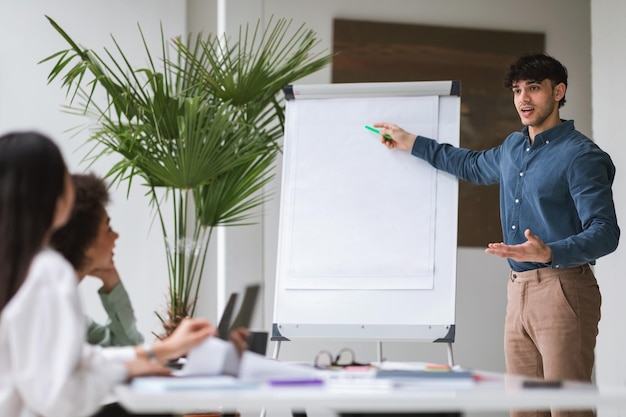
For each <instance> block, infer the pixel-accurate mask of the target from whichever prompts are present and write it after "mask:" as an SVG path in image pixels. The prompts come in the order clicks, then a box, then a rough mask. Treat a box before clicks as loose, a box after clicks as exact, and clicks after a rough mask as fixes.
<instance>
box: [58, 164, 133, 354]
mask: <svg viewBox="0 0 626 417" xmlns="http://www.w3.org/2000/svg"><path fill="white" fill-rule="evenodd" d="M71 177H72V182H73V184H74V188H75V190H76V202H75V204H74V208H73V210H72V214H71V217H70V220H69V221H68V222H67V224H66V225H65V226H63V227H62V228H60V229H59V230H57V231H56V232H55V233H54V234H53V235H52V240H51V244H52V246H53V247H54V248H55V249H56V250H57V251H59V252H60V253H61V254H62V255H63V256H64V257H65V258H66V259H67V260H68V261H69V262H70V263H71V264H72V266H73V267H74V269H75V270H76V274H77V275H78V279H79V280H82V279H83V278H85V276H87V275H89V276H91V277H94V278H97V279H99V280H101V281H102V287H101V288H100V289H99V290H98V294H99V295H100V300H101V301H102V305H103V307H104V310H105V311H106V313H107V315H108V317H109V319H108V321H107V323H106V324H99V323H96V322H95V321H94V320H93V319H92V318H90V317H87V342H88V343H90V344H93V345H100V346H134V345H138V344H141V343H143V341H144V338H143V336H142V335H141V333H139V331H138V330H137V327H136V325H137V321H136V319H135V313H134V311H133V307H132V305H131V303H130V299H129V297H128V294H127V292H126V289H125V288H124V284H123V283H122V281H121V280H120V276H119V274H118V272H117V268H116V267H115V262H114V260H113V249H114V247H115V241H116V240H117V238H118V237H119V234H118V233H117V232H115V231H114V230H113V228H112V227H111V225H110V219H109V215H108V213H107V210H106V205H107V204H108V203H109V192H108V190H107V186H106V184H105V183H104V181H103V180H102V179H101V178H99V177H97V176H96V175H93V174H73V175H72V176H71Z"/></svg>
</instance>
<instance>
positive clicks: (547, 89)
mask: <svg viewBox="0 0 626 417" xmlns="http://www.w3.org/2000/svg"><path fill="white" fill-rule="evenodd" d="M511 90H512V91H513V102H514V104H515V108H516V109H517V114H519V117H520V120H521V122H522V124H523V125H524V126H529V127H532V128H541V127H545V125H546V124H548V123H551V122H552V123H553V122H558V121H559V118H558V117H559V116H558V109H559V100H561V99H562V98H563V96H564V94H565V84H563V83H561V84H557V85H556V86H554V87H553V86H552V82H551V81H550V80H548V79H545V80H543V81H536V80H518V81H515V82H514V83H513V86H512V87H511ZM549 127H551V126H549Z"/></svg>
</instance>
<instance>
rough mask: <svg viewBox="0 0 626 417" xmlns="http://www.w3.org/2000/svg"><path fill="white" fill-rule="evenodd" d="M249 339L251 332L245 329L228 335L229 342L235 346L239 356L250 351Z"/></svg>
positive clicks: (241, 328) (238, 329)
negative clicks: (247, 350)
mask: <svg viewBox="0 0 626 417" xmlns="http://www.w3.org/2000/svg"><path fill="white" fill-rule="evenodd" d="M248 337H250V332H249V331H248V329H246V328H245V327H238V328H236V329H234V330H232V331H231V332H230V333H229V334H228V340H230V341H231V342H232V343H233V345H235V348H236V349H237V353H238V354H239V356H241V355H242V354H243V352H245V351H246V349H248Z"/></svg>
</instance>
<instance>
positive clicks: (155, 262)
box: [0, 0, 186, 340]
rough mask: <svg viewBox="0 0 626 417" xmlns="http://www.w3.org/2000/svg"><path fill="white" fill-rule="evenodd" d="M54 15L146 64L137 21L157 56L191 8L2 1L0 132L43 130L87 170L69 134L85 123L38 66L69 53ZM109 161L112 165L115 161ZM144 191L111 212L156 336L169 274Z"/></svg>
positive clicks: (88, 300)
mask: <svg viewBox="0 0 626 417" xmlns="http://www.w3.org/2000/svg"><path fill="white" fill-rule="evenodd" d="M44 15H49V16H50V17H51V18H53V19H54V20H55V21H56V22H57V23H58V24H59V25H60V26H61V27H62V28H64V29H65V30H66V31H67V32H68V33H69V35H70V36H72V37H73V38H74V39H75V40H77V41H78V42H79V43H80V44H82V45H84V46H88V47H90V48H92V49H94V50H96V52H98V53H101V52H102V47H104V46H107V47H109V48H111V47H112V46H113V44H112V42H111V39H110V37H109V35H110V34H113V35H114V36H115V37H116V39H117V40H118V41H119V42H120V44H121V45H122V48H123V50H124V52H125V53H126V54H128V56H129V57H131V59H137V60H140V61H137V62H139V63H143V62H144V61H143V57H144V56H145V54H144V53H143V47H142V45H141V42H140V41H141V39H140V37H139V32H138V29H137V23H139V24H140V25H141V27H142V29H143V31H144V34H145V35H146V38H147V42H148V44H149V45H152V47H153V48H155V50H156V51H157V52H158V46H159V45H160V42H161V41H160V29H159V24H160V23H163V29H164V31H165V34H166V36H168V37H170V36H174V35H179V34H181V33H184V32H185V31H186V29H185V25H186V8H185V4H184V3H183V2H172V1H168V0H133V1H124V0H106V1H105V0H95V1H88V2H86V1H81V0H55V1H54V2H51V1H47V0H19V1H17V0H14V1H3V2H1V3H0V39H1V41H0V57H1V58H0V132H1V133H5V132H7V131H11V130H16V129H36V130H40V131H42V132H44V133H46V134H48V135H50V136H51V137H52V138H54V139H56V141H57V143H58V144H59V145H60V147H61V149H62V151H63V153H64V155H65V157H66V160H67V162H68V166H69V168H70V170H71V171H83V170H86V169H87V165H86V164H82V163H81V159H82V155H84V150H83V151H77V148H78V147H79V146H80V145H81V144H82V143H83V142H84V139H85V138H86V135H85V133H84V132H83V133H81V134H79V135H78V137H76V138H71V136H72V135H71V134H70V133H68V132H66V130H67V129H70V128H72V127H75V126H78V125H81V124H83V123H84V119H82V118H80V117H78V116H73V115H69V114H65V113H63V112H62V109H61V105H62V104H65V103H66V101H65V98H64V95H65V93H64V91H63V90H62V89H61V86H60V83H59V82H54V83H53V84H52V85H46V77H47V74H48V72H49V71H50V69H51V68H52V64H41V65H37V62H38V61H40V60H41V59H43V58H45V57H47V56H49V55H51V54H52V53H54V52H57V51H59V50H61V49H65V48H67V45H66V44H65V41H64V40H63V39H62V38H61V36H60V35H58V34H57V33H56V32H55V31H54V29H53V28H52V26H51V25H50V24H49V23H48V21H47V20H46V19H45V17H44ZM110 161H111V160H110ZM108 167H109V165H108V164H107V163H105V162H104V161H103V163H98V164H97V165H95V166H94V167H93V168H92V169H91V170H92V171H94V172H96V173H98V174H104V173H105V172H106V171H107V169H108ZM143 193H144V190H143V189H141V188H140V187H138V186H137V187H135V188H134V189H133V190H132V192H131V196H130V198H129V199H127V198H126V190H125V189H119V190H115V191H114V192H113V193H112V199H113V202H112V204H111V205H110V207H109V212H110V216H111V219H112V220H111V223H112V226H113V228H114V229H116V230H117V231H118V232H119V233H120V238H119V239H118V241H117V247H116V250H115V253H116V256H115V259H116V263H117V265H118V268H119V270H120V274H121V276H122V280H123V281H124V283H125V285H126V287H127V289H128V292H129V293H130V296H131V299H132V301H133V302H134V305H135V310H136V313H137V318H138V322H139V329H140V331H142V333H143V334H144V335H145V336H146V337H147V338H148V340H151V339H152V336H151V332H152V331H156V332H160V330H161V328H160V325H159V322H158V320H157V319H156V316H155V314H154V311H155V310H159V311H163V310H164V307H165V305H166V304H165V301H166V298H165V294H166V286H167V273H166V264H165V258H164V249H163V244H162V242H161V231H160V227H159V225H158V223H154V224H152V219H153V217H152V212H151V210H150V208H149V207H148V203H147V202H148V200H147V199H146V198H145V197H144V196H143ZM99 286H100V285H99V283H98V282H96V281H95V280H93V279H87V280H86V281H85V282H83V283H82V284H81V292H82V294H83V295H84V304H85V307H86V309H87V311H88V312H90V313H91V314H92V315H94V316H95V317H96V318H102V317H103V316H104V314H103V310H102V307H101V305H100V301H99V299H98V298H97V296H96V293H95V289H96V288H98V287H99Z"/></svg>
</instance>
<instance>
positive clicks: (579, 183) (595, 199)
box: [412, 120, 620, 272]
mask: <svg viewBox="0 0 626 417" xmlns="http://www.w3.org/2000/svg"><path fill="white" fill-rule="evenodd" d="M412 154H413V155H415V156H417V157H419V158H422V159H424V160H425V161H427V162H428V163H430V164H431V165H432V166H434V167H435V168H438V169H441V170H443V171H446V172H449V173H451V174H453V175H455V176H457V177H459V178H462V179H464V180H466V181H469V182H472V183H474V184H500V218H501V221H502V235H503V237H504V243H506V244H508V245H516V244H520V243H524V242H526V237H525V236H524V230H526V229H530V230H531V231H532V232H533V234H535V235H536V236H538V237H539V238H540V239H541V240H543V242H544V243H545V244H547V245H548V246H549V247H550V249H551V250H552V262H551V263H549V264H542V263H536V262H516V261H513V260H512V259H508V262H509V265H510V266H511V269H512V270H514V271H518V272H520V271H528V270H532V269H537V268H543V267H546V266H549V267H552V268H569V267H572V266H578V265H583V264H587V263H591V264H593V263H595V260H596V259H598V258H600V257H601V256H604V255H606V254H609V253H611V252H613V251H614V250H615V249H616V248H617V244H618V241H619V235H620V230H619V227H618V225H617V217H616V215H615V206H614V203H613V193H612V191H611V185H612V184H613V179H614V177H615V166H614V165H613V162H612V161H611V158H610V157H609V155H608V154H606V153H605V152H604V151H602V150H601V149H600V148H599V147H598V146H597V145H596V144H594V143H593V142H592V141H591V140H590V139H589V138H587V137H586V136H585V135H583V134H582V133H580V132H578V131H577V130H575V128H574V122H573V121H571V120H570V121H562V123H561V124H559V125H558V126H555V127H553V128H552V129H549V130H546V131H545V132H542V133H540V134H538V135H536V136H535V141H534V143H533V144H532V146H531V144H530V139H529V137H528V128H527V127H525V128H524V129H523V130H522V131H521V132H514V133H512V134H510V135H509V136H508V137H507V138H506V139H505V140H504V142H503V143H502V145H500V146H498V147H495V148H492V149H488V150H485V151H472V150H468V149H462V148H457V147H454V146H451V145H448V144H440V143H438V142H436V141H434V140H432V139H428V138H425V137H422V136H418V137H417V140H416V141H415V143H414V145H413V150H412Z"/></svg>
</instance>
